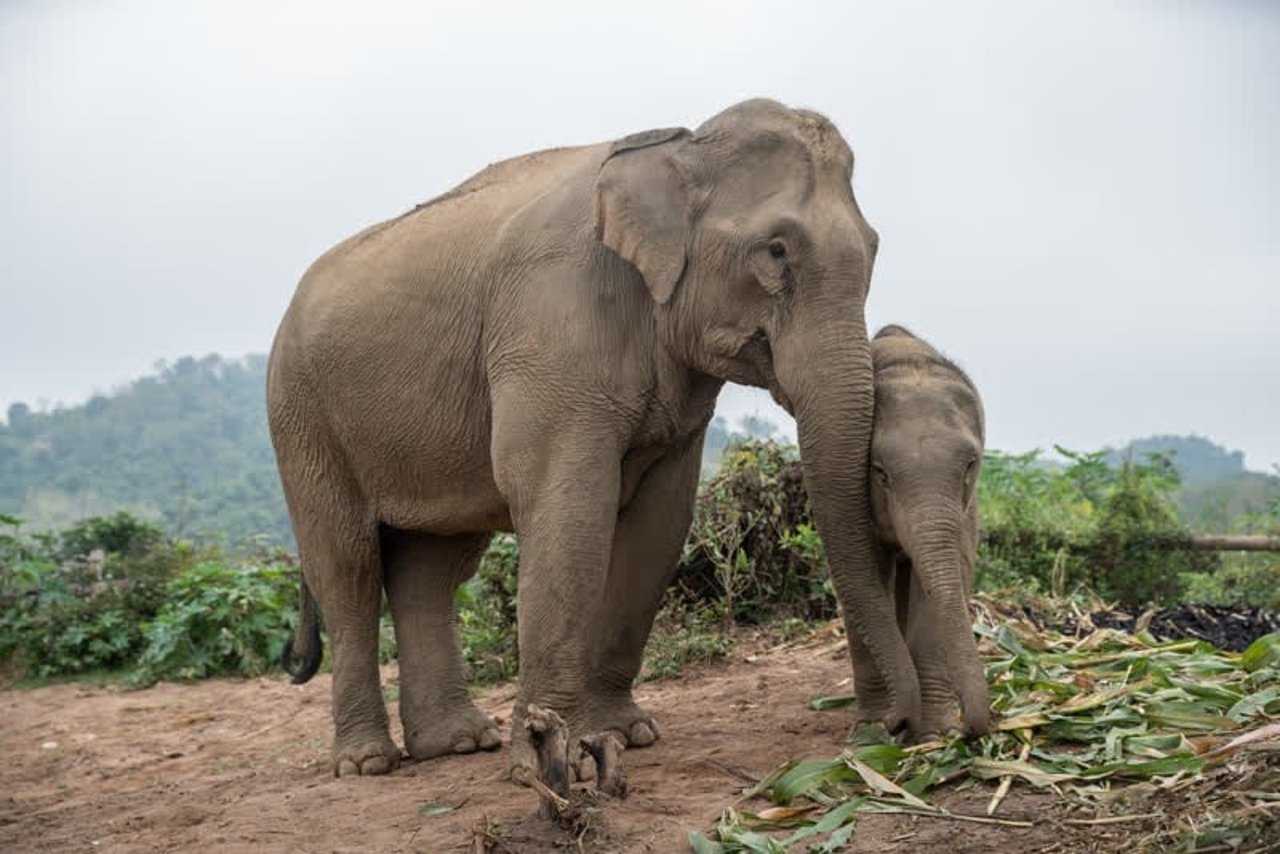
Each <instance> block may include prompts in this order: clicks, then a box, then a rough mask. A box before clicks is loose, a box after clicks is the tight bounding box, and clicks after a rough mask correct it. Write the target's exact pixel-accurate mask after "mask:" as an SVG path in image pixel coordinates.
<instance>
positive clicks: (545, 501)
mask: <svg viewBox="0 0 1280 854" xmlns="http://www.w3.org/2000/svg"><path fill="white" fill-rule="evenodd" d="M562 441H563V444H562V447H563V448H565V450H566V452H565V453H562V454H561V455H557V456H556V457H553V459H552V462H551V463H550V464H548V465H547V466H546V467H545V468H544V469H543V471H542V472H540V475H541V477H539V482H538V483H537V484H528V485H527V486H528V487H529V488H528V489H526V488H525V487H526V485H525V484H520V485H517V486H516V487H515V488H514V489H513V492H514V498H513V499H512V501H511V506H512V516H513V521H514V522H515V526H516V536H517V537H518V539H519V542H520V568H519V586H518V589H517V594H516V596H517V615H518V624H519V625H518V632H519V647H520V687H519V691H518V693H517V696H516V703H515V709H514V711H513V714H512V722H511V771H512V776H513V777H515V778H516V779H517V780H521V781H524V780H527V779H528V778H529V775H530V774H531V773H533V771H534V769H535V768H536V766H537V763H536V760H535V758H534V751H533V746H532V744H531V743H530V739H529V736H528V732H527V731H526V728H525V720H526V716H527V710H528V708H529V706H530V705H538V706H542V707H544V708H547V709H551V710H552V711H555V712H557V713H559V714H560V715H561V717H563V718H564V719H565V721H566V722H567V723H568V725H569V728H570V730H571V732H572V734H573V735H574V737H575V738H576V737H577V736H578V735H581V734H584V733H585V732H586V730H585V728H584V723H585V720H586V718H587V717H588V711H587V710H588V703H587V699H588V696H589V694H588V691H587V689H586V686H587V682H588V681H589V675H590V670H591V663H592V658H593V657H592V655H591V652H590V649H589V635H590V631H589V626H590V615H591V613H592V611H593V610H594V609H595V607H596V606H597V604H598V603H599V601H600V597H601V591H602V590H603V587H604V575H605V567H606V566H607V565H608V563H609V553H610V547H611V545H612V543H613V532H614V525H615V523H616V521H617V516H618V483H619V472H618V470H619V466H618V457H617V453H616V451H613V452H612V453H611V452H610V451H611V449H609V448H605V449H600V450H596V451H595V452H587V453H584V452H583V451H582V450H581V446H580V444H579V443H575V442H573V441H569V440H568V437H562ZM571 449H572V450H575V452H574V453H568V451H569V450H571Z"/></svg>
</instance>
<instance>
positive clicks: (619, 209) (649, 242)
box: [596, 128, 692, 303]
mask: <svg viewBox="0 0 1280 854" xmlns="http://www.w3.org/2000/svg"><path fill="white" fill-rule="evenodd" d="M690 135H691V134H690V133H689V131H688V130H686V129H685V128H664V129H662V130H651V131H645V132H644V133H637V134H632V135H631V136H627V137H623V138H622V139H620V140H618V141H617V142H615V143H614V144H613V148H612V149H611V150H610V151H609V156H608V157H606V158H605V161H604V163H603V164H602V165H601V167H600V176H599V178H598V179H597V180H596V237H597V238H599V240H600V241H601V242H602V243H604V245H605V246H608V247H609V248H610V249H612V250H613V251H614V252H616V253H618V254H619V255H621V256H622V257H623V258H625V259H627V260H628V261H630V262H631V263H632V264H634V265H635V267H636V269H637V270H639V271H640V275H642V276H643V277H644V281H645V284H646V285H647V286H648V288H649V292H650V293H651V294H652V295H653V298H654V299H655V300H657V301H658V302H659V303H665V302H667V300H669V299H671V294H672V293H674V292H675V289H676V285H677V284H678V283H679V281H680V277H681V275H683V273H684V268H685V264H686V263H687V260H688V250H687V247H688V242H689V231H690V218H691V208H692V206H691V204H690V195H691V194H690V188H689V187H688V185H687V181H686V178H685V176H684V175H683V174H681V171H680V169H679V168H678V167H677V165H676V162H675V160H674V151H673V150H672V146H671V145H670V143H673V142H677V141H679V140H684V139H687V138H688V137H689V136H690Z"/></svg>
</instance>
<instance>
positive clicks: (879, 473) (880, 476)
mask: <svg viewBox="0 0 1280 854" xmlns="http://www.w3.org/2000/svg"><path fill="white" fill-rule="evenodd" d="M871 473H872V474H874V475H875V478H876V480H878V481H879V482H880V485H881V486H888V485H889V473H888V472H887V471H885V470H884V466H882V465H880V464H879V463H872V464H871Z"/></svg>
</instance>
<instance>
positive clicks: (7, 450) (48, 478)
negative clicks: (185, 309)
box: [0, 356, 290, 543]
mask: <svg viewBox="0 0 1280 854" xmlns="http://www.w3.org/2000/svg"><path fill="white" fill-rule="evenodd" d="M266 361H267V360H266V357H265V356H249V357H247V358H245V359H238V360H233V359H224V358H221V357H219V356H205V357H204V358H201V359H195V358H191V357H185V358H182V359H179V360H178V361H176V362H174V363H172V364H168V365H165V364H161V365H160V366H158V371H157V373H156V374H154V375H152V376H148V377H144V378H142V379H139V380H137V381H135V382H133V383H131V384H130V385H129V386H127V387H125V388H123V389H121V390H119V391H117V392H116V393H114V394H111V395H97V396H95V397H93V398H92V399H90V400H89V401H88V402H87V403H85V404H83V405H80V406H73V407H67V408H60V409H55V410H53V411H51V412H44V413H42V412H32V411H30V410H29V409H28V407H27V406H25V405H24V404H21V403H15V404H13V405H12V406H10V407H9V411H8V423H7V425H4V426H0V513H4V514H9V515H13V516H17V517H19V518H21V519H23V520H24V521H25V523H26V524H27V526H28V527H29V528H34V529H44V528H51V527H60V526H63V525H66V524H68V523H71V522H74V521H76V520H78V519H81V518H84V517H85V516H93V515H101V514H106V513H109V512H113V511H115V510H118V509H129V510H132V511H134V512H136V513H138V514H139V515H142V516H145V517H147V518H151V519H156V520H160V521H162V522H164V524H165V525H166V526H167V527H168V528H169V529H170V530H171V531H173V532H175V533H177V534H179V535H182V536H194V535H202V536H206V537H215V536H216V537H225V538H226V539H228V540H230V541H232V542H243V541H244V540H245V539H246V538H249V537H252V536H254V535H265V536H266V537H267V538H268V539H269V540H270V541H272V542H275V543H288V542H290V534H289V525H288V517H287V515H286V513H285V509H284V499H283V497H282V496H281V493H280V484H279V480H278V477H277V475H276V470H275V458H274V456H273V455H272V452H271V442H270V438H269V437H268V434H267V423H266V408H265V402H264V398H265V392H264V386H265V382H266Z"/></svg>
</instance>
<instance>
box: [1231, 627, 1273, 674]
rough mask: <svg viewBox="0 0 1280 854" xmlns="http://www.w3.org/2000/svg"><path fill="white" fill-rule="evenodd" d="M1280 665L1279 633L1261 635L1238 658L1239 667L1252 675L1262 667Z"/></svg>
mask: <svg viewBox="0 0 1280 854" xmlns="http://www.w3.org/2000/svg"><path fill="white" fill-rule="evenodd" d="M1276 665H1280V632H1272V633H1271V634H1269V635H1263V636H1262V637H1260V638H1258V639H1257V640H1256V641H1254V642H1253V643H1251V644H1249V648H1248V649H1246V650H1245V651H1244V653H1243V654H1241V656H1240V666H1241V667H1243V668H1244V669H1245V672H1246V673H1253V672H1255V671H1258V670H1261V669H1262V668H1264V667H1274V666H1276Z"/></svg>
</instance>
